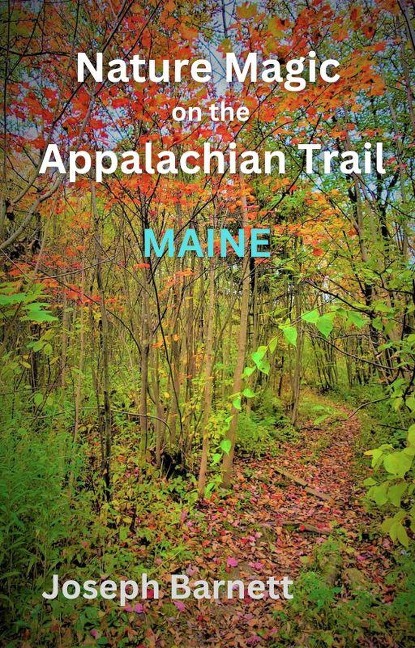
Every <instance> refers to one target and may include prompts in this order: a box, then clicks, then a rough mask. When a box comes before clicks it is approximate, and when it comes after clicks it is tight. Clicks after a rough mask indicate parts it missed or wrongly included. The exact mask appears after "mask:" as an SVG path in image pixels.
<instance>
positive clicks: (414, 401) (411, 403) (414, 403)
mask: <svg viewBox="0 0 415 648" xmlns="http://www.w3.org/2000/svg"><path fill="white" fill-rule="evenodd" d="M405 405H406V406H407V407H409V409H410V410H411V412H413V411H414V410H415V396H409V398H407V399H406V400H405Z"/></svg>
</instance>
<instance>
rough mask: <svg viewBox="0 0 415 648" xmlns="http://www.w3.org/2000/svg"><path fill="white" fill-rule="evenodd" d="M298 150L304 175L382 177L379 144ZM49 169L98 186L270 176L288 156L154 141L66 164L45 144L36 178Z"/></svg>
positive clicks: (73, 156)
mask: <svg viewBox="0 0 415 648" xmlns="http://www.w3.org/2000/svg"><path fill="white" fill-rule="evenodd" d="M296 148H297V149H298V150H299V151H303V152H304V153H303V155H304V156H305V160H304V161H305V169H304V170H305V172H306V173H309V174H312V173H321V174H323V175H328V174H330V173H333V171H334V170H335V168H336V164H338V168H339V171H340V173H342V174H344V175H352V174H358V175H360V174H362V173H364V174H371V173H374V172H376V173H377V174H382V175H383V174H385V173H386V171H385V169H384V166H383V144H382V143H381V142H376V144H375V147H374V150H372V144H371V143H370V142H366V143H365V144H364V147H363V148H364V150H363V152H362V153H358V152H357V151H350V150H347V151H342V152H340V151H328V150H323V151H322V150H321V149H322V147H321V144H297V146H296ZM48 169H55V170H57V171H58V172H59V173H63V174H68V177H69V182H75V180H76V178H77V177H78V176H79V175H85V174H89V173H90V172H91V170H92V174H93V176H94V179H95V180H96V182H102V181H103V179H104V176H108V175H110V174H114V173H117V172H118V173H121V174H122V175H133V174H142V173H148V174H160V175H166V174H173V175H177V174H178V173H179V172H183V173H186V174H190V175H195V174H197V173H204V174H207V175H210V174H211V173H219V174H224V173H227V174H230V175H234V174H237V173H242V174H244V175H250V174H254V175H259V174H265V175H269V174H271V173H279V174H280V175H283V174H285V172H286V156H285V153H284V152H283V151H264V152H260V153H259V152H258V151H248V150H243V151H240V152H238V151H237V145H236V143H235V142H230V143H229V144H228V147H227V149H226V150H225V151H220V150H216V149H213V148H212V147H211V145H210V143H209V142H205V143H204V144H203V146H202V147H201V152H199V151H194V150H191V151H185V152H184V153H181V154H176V153H175V152H173V151H168V150H163V151H160V152H159V153H156V152H155V151H154V148H153V143H152V142H146V144H145V146H144V152H143V153H139V152H138V151H132V150H130V151H124V152H123V153H121V154H119V155H117V153H115V152H114V151H110V150H105V151H96V152H95V153H93V154H91V153H88V152H87V151H82V150H81V151H70V152H69V157H68V161H67V163H66V164H65V163H64V161H63V159H62V156H61V154H60V152H59V148H58V146H57V145H56V144H49V145H48V147H47V149H46V151H45V155H44V157H43V160H42V164H41V167H40V170H39V173H40V174H43V173H45V172H46V171H47V170H48Z"/></svg>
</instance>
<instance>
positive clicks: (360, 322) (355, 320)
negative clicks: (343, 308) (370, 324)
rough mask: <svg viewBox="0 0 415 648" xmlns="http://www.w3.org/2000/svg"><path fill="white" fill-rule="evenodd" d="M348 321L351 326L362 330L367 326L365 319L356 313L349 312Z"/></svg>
mask: <svg viewBox="0 0 415 648" xmlns="http://www.w3.org/2000/svg"><path fill="white" fill-rule="evenodd" d="M347 319H348V320H349V322H350V323H351V324H354V326H356V328H358V329H361V328H363V327H364V326H365V325H366V320H365V318H364V317H363V316H362V315H361V314H360V313H357V312H356V311H347Z"/></svg>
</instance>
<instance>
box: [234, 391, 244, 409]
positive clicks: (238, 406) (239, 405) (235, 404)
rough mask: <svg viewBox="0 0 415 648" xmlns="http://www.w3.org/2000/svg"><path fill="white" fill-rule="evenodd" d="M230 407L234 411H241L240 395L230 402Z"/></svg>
mask: <svg viewBox="0 0 415 648" xmlns="http://www.w3.org/2000/svg"><path fill="white" fill-rule="evenodd" d="M232 405H233V406H234V408H235V409H237V410H241V409H242V398H241V394H238V395H237V396H235V398H234V399H233V401H232Z"/></svg>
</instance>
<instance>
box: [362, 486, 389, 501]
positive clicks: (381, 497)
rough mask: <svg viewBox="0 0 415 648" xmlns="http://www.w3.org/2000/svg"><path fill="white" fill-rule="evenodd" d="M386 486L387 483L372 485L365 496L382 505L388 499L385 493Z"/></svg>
mask: <svg viewBox="0 0 415 648" xmlns="http://www.w3.org/2000/svg"><path fill="white" fill-rule="evenodd" d="M387 488H388V485H387V484H386V483H385V484H380V485H379V486H372V488H370V489H369V492H368V494H367V496H368V498H369V499H371V500H373V501H374V502H376V504H377V505H378V506H383V505H384V504H386V502H387V501H388V496H387V494H386V491H387Z"/></svg>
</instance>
